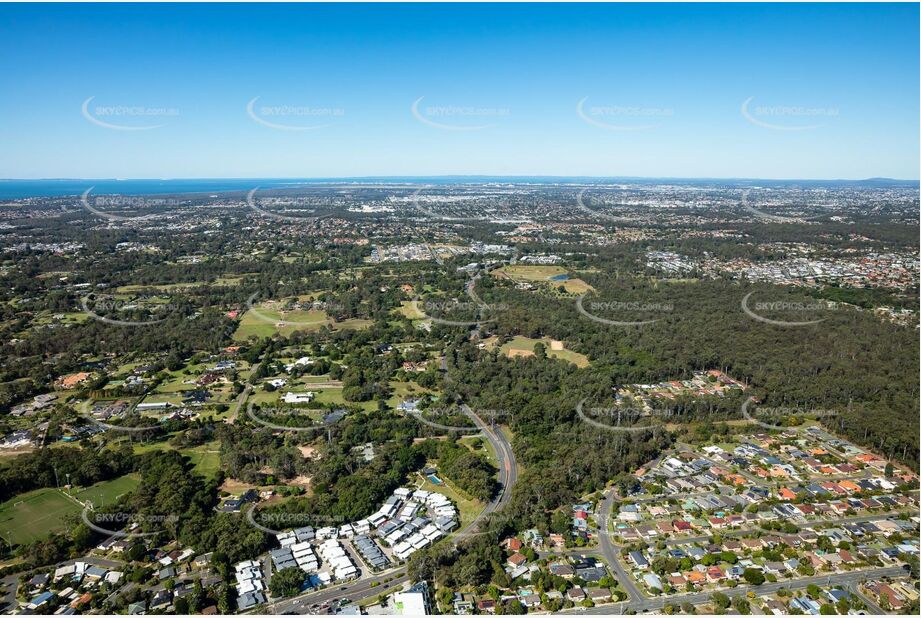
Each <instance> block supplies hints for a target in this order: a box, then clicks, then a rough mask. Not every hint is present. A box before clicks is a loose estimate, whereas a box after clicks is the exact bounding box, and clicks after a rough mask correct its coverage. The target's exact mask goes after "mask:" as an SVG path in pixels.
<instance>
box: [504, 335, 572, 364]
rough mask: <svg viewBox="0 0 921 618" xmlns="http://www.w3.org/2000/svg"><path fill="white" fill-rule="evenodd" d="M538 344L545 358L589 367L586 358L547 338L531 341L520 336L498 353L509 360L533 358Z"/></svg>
mask: <svg viewBox="0 0 921 618" xmlns="http://www.w3.org/2000/svg"><path fill="white" fill-rule="evenodd" d="M538 343H543V344H544V349H545V350H546V352H547V356H549V357H550V358H555V359H558V360H563V361H566V362H568V363H573V364H575V365H576V366H577V367H579V368H582V367H588V365H589V360H588V357H587V356H585V355H584V354H579V353H578V352H573V351H572V350H567V349H566V347H565V346H564V345H563V342H562V341H557V340H555V339H551V338H549V337H543V338H541V339H531V338H530V337H522V336H517V337H513V338H512V340H511V341H509V342H508V343H506V344H504V345H503V346H502V347H501V348H499V351H500V352H502V353H503V354H505V355H506V356H508V357H509V358H516V357H519V356H534V346H535V345H537V344H538Z"/></svg>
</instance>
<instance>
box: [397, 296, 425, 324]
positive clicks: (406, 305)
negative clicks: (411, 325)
mask: <svg viewBox="0 0 921 618" xmlns="http://www.w3.org/2000/svg"><path fill="white" fill-rule="evenodd" d="M396 311H397V312H398V313H400V314H401V315H404V316H406V317H407V318H409V319H410V320H421V319H423V318H425V317H426V315H425V314H424V313H422V312H421V311H419V308H418V307H417V306H416V304H415V303H414V302H412V301H411V300H404V301H401V302H400V308H399V309H397V310H396Z"/></svg>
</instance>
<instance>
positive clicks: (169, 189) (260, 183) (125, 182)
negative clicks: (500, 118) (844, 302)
mask: <svg viewBox="0 0 921 618" xmlns="http://www.w3.org/2000/svg"><path fill="white" fill-rule="evenodd" d="M610 182H627V183H634V184H641V185H642V184H649V185H653V184H660V183H675V184H684V185H691V186H693V185H700V186H721V187H751V186H776V187H783V186H791V185H793V186H802V187H821V186H829V187H832V186H834V187H840V186H856V187H861V186H863V187H881V186H883V187H885V186H891V187H906V186H909V187H914V186H917V184H918V181H916V180H907V181H906V180H893V179H889V178H871V179H866V180H757V179H706V178H698V179H692V178H683V179H682V178H632V177H612V178H597V177H579V176H569V177H564V176H437V177H433V176H429V177H419V176H386V177H383V176H364V177H352V178H178V179H117V178H101V179H91V178H87V179H81V178H60V179H54V178H52V179H40V180H17V179H0V199H8V200H9V199H22V198H27V197H65V196H69V195H73V196H78V195H81V194H82V193H83V192H84V191H86V190H87V189H89V188H90V187H93V194H94V195H113V194H118V195H163V194H176V193H219V192H223V191H249V190H250V189H254V188H256V187H259V188H260V189H286V188H289V189H293V188H297V187H304V186H310V185H318V186H319V185H325V184H331V183H332V184H337V185H344V184H351V183H354V184H368V183H374V184H382V185H384V184H395V185H399V184H404V185H405V184H417V185H463V184H489V183H502V184H505V183H516V184H535V185H546V184H562V185H565V184H579V185H581V184H604V183H610Z"/></svg>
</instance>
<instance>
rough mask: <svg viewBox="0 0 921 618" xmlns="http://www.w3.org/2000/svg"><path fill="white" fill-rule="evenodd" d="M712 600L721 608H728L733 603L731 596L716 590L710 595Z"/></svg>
mask: <svg viewBox="0 0 921 618" xmlns="http://www.w3.org/2000/svg"><path fill="white" fill-rule="evenodd" d="M710 600H711V601H712V602H713V605H714V606H715V607H718V608H719V609H726V608H727V607H729V604H730V603H731V601H730V599H729V597H728V596H726V595H725V594H723V593H722V592H714V593H713V594H711V595H710Z"/></svg>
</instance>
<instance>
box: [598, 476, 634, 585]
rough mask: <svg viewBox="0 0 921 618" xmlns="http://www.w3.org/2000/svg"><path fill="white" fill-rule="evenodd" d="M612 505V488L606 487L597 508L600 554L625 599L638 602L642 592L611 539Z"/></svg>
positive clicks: (618, 548)
mask: <svg viewBox="0 0 921 618" xmlns="http://www.w3.org/2000/svg"><path fill="white" fill-rule="evenodd" d="M613 507H614V489H608V490H607V492H605V496H604V500H602V501H601V505H600V506H599V509H598V511H599V513H598V528H599V532H600V533H599V535H598V537H599V539H600V541H599V544H600V546H601V547H600V549H601V555H602V556H604V559H605V562H607V563H608V568H610V569H611V570H612V571H614V575H616V576H617V581H619V582H620V585H621V586H622V587H623V589H624V591H625V592H626V593H627V601H633V602H639V601H640V600H641V599H643V598H644V597H643V593H642V592H640V589H639V588H637V586H636V583H635V582H634V581H633V577H632V576H631V575H630V573H628V572H627V570H626V569H625V568H624V565H623V564H621V562H620V550H621V548H620V547H619V546H617V545H615V544H614V541H612V540H611V533H610V522H611V511H612V510H613Z"/></svg>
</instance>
